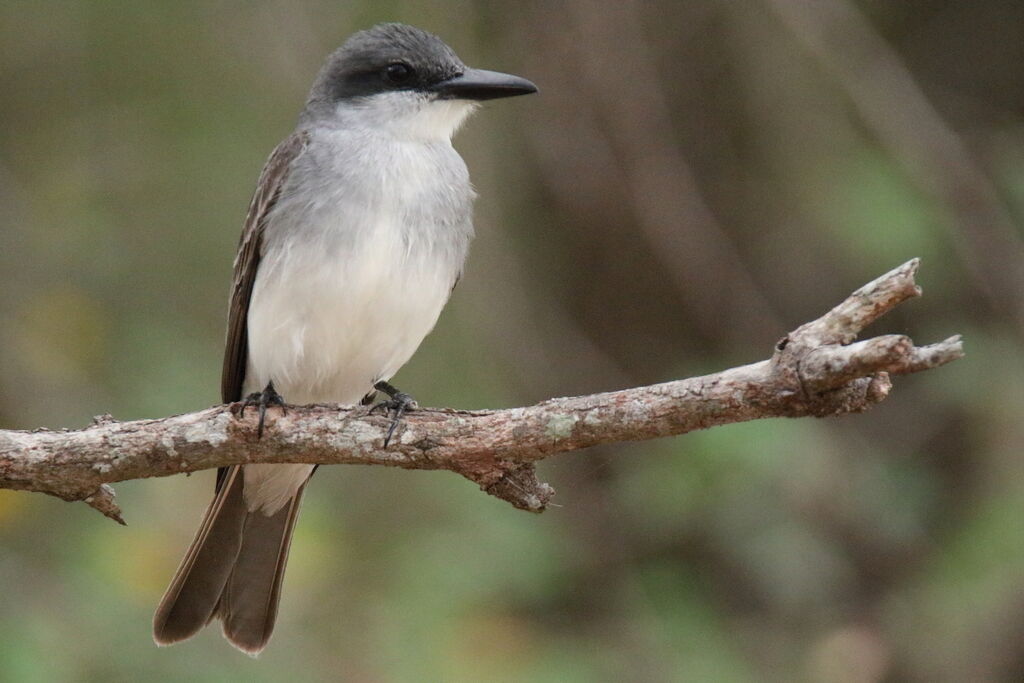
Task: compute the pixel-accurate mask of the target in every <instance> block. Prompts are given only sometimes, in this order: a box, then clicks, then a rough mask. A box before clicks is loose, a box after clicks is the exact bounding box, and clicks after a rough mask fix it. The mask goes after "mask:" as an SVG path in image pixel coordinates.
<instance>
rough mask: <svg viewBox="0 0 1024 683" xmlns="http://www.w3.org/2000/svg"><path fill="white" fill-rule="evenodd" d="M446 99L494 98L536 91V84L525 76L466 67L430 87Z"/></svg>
mask: <svg viewBox="0 0 1024 683" xmlns="http://www.w3.org/2000/svg"><path fill="white" fill-rule="evenodd" d="M430 89H431V90H433V91H434V92H436V93H438V94H439V95H440V96H441V98H442V99H446V100H478V101H479V100H494V99H497V98H499V97H515V96H516V95H529V94H530V93H534V92H537V86H535V85H534V84H533V83H531V82H530V81H528V80H526V79H525V78H520V77H519V76H512V75H509V74H503V73H498V72H497V71H485V70H483V69H466V70H465V71H464V72H462V73H461V74H459V75H458V76H455V77H453V78H449V79H448V80H445V81H441V82H440V83H437V84H435V85H433V86H431V87H430Z"/></svg>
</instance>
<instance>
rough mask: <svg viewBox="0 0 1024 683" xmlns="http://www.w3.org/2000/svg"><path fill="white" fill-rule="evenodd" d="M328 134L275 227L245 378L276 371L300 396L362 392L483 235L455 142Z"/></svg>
mask: <svg viewBox="0 0 1024 683" xmlns="http://www.w3.org/2000/svg"><path fill="white" fill-rule="evenodd" d="M318 142H322V143H325V144H319V145H315V146H314V145H311V148H312V149H313V150H314V151H313V153H312V154H309V156H308V158H302V159H300V160H299V162H300V163H299V165H298V166H297V167H296V169H295V170H294V171H293V175H292V177H291V178H290V182H289V184H288V185H287V186H286V190H285V192H284V194H283V195H282V198H281V200H280V201H279V203H278V205H277V207H276V208H275V210H274V212H273V213H272V214H271V222H270V224H269V225H268V227H267V231H266V233H265V238H264V239H265V242H264V250H263V257H262V261H261V263H260V267H259V271H258V273H257V276H256V282H255V285H254V288H253V293H252V298H251V301H250V307H249V365H248V371H247V373H246V389H247V390H250V391H256V390H259V389H261V388H262V387H263V386H265V385H266V383H267V382H268V381H270V380H273V381H274V386H275V387H276V388H277V390H278V391H279V392H280V393H281V394H282V395H283V396H284V397H285V399H286V400H287V401H289V402H292V403H300V404H301V403H314V402H325V401H337V402H341V403H354V402H356V401H358V400H359V399H360V398H361V397H362V396H363V395H365V394H366V393H367V392H368V391H370V389H371V387H372V386H373V383H374V382H375V381H377V380H379V379H388V378H390V377H391V376H392V375H393V374H394V373H395V372H397V370H398V369H399V368H400V367H401V366H402V365H403V364H404V363H405V362H406V361H408V360H409V358H410V357H411V356H412V354H413V352H414V351H415V350H416V348H417V347H418V346H419V345H420V342H422V341H423V338H424V337H425V336H426V335H427V333H429V332H430V330H431V329H432V328H433V326H434V323H435V322H436V321H437V318H438V315H439V314H440V312H441V309H442V308H443V307H444V304H445V302H446V301H447V300H448V295H449V294H450V292H451V289H452V286H453V285H454V283H455V280H456V278H457V277H458V274H459V272H460V271H461V268H462V263H463V260H464V258H465V253H466V250H467V248H468V243H469V239H470V237H471V235H472V226H471V221H470V202H471V201H472V190H471V189H470V187H469V181H468V177H467V174H466V171H465V165H464V164H463V163H462V160H461V159H460V158H459V157H458V155H457V154H456V153H455V151H454V150H453V149H452V148H451V146H450V144H448V143H447V142H445V143H444V144H429V145H428V144H423V143H416V142H408V141H404V142H402V141H395V140H392V139H388V144H386V145H384V144H382V142H381V140H380V139H377V140H367V139H366V138H365V137H363V136H355V135H352V134H349V133H346V132H344V131H340V132H339V131H323V132H321V133H320V139H319V140H317V139H314V141H313V143H314V144H315V143H318ZM367 147H369V149H370V150H372V157H371V156H366V155H368V154H371V152H369V151H366V148H367Z"/></svg>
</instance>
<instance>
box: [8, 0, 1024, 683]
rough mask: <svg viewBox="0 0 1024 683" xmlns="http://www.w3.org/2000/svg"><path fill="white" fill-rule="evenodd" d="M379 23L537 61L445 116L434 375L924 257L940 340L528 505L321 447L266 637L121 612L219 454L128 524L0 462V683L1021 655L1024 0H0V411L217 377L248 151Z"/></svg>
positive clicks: (141, 496)
mask: <svg viewBox="0 0 1024 683" xmlns="http://www.w3.org/2000/svg"><path fill="white" fill-rule="evenodd" d="M812 8H814V9H812ZM801 13H803V14H801ZM382 20H401V21H406V22H408V23H413V24H417V25H422V26H423V27H424V28H427V29H430V30H434V31H436V32H437V33H439V34H440V35H441V36H442V37H444V38H445V39H446V40H447V41H448V42H449V43H450V44H452V45H453V46H454V47H455V48H456V49H457V50H458V52H459V53H460V54H461V56H462V57H463V58H464V59H465V60H466V61H467V62H468V63H471V64H474V65H479V66H483V67H492V68H498V69H502V70H506V71H510V72H513V73H521V74H523V75H525V76H528V77H530V78H531V79H533V80H535V81H536V82H537V83H538V84H539V85H540V87H541V94H540V95H539V96H537V97H533V98H523V99H522V100H516V101H512V102H508V103H502V105H501V106H495V107H493V108H488V109H487V110H486V111H484V112H482V113H481V114H479V115H477V117H476V118H475V119H474V120H473V121H471V122H470V123H469V124H468V126H467V128H466V130H465V131H463V132H461V133H460V134H459V136H458V138H457V140H456V146H457V147H458V148H459V149H460V150H461V151H462V153H463V154H464V156H465V157H466V158H467V161H468V163H469V166H470V169H471V172H472V174H473V177H474V180H475V183H476V185H477V188H478V190H479V192H480V201H479V203H478V212H477V213H478V220H477V223H478V232H479V237H478V240H477V242H476V244H475V248H474V249H475V250H474V253H473V254H472V255H471V258H470V264H469V268H468V271H467V274H466V277H465V279H464V281H463V284H462V285H461V286H460V287H459V288H458V290H457V291H456V292H455V295H454V297H453V300H452V302H451V304H450V305H449V308H448V310H446V312H445V314H444V315H443V317H442V319H441V322H440V323H439V325H438V328H437V330H436V331H435V332H434V333H433V334H432V335H431V337H429V338H428V340H427V341H426V342H425V343H424V345H423V347H422V348H421V350H420V352H419V353H418V354H417V356H416V357H415V358H414V360H413V361H412V362H411V363H410V365H409V367H408V368H406V369H404V370H403V371H402V373H401V374H400V375H399V376H398V378H397V380H396V382H397V383H398V384H399V385H400V386H401V387H403V389H405V390H407V391H410V392H411V393H413V394H414V395H415V396H416V397H417V398H418V399H419V400H420V402H421V403H423V404H430V405H452V406H458V407H489V406H505V405H514V404H518V403H524V402H529V401H534V400H539V399H541V398H544V397H547V396H551V395H556V394H573V393H585V392H590V391H597V390H603V389H612V388H616V387H621V386H627V385H636V384H641V383H647V382H655V381H660V380H667V379H671V378H675V377H680V376H684V375H693V374H699V373H702V372H707V371H712V370H716V369H721V368H724V367H727V366H729V365H732V364H735V363H739V362H747V361H752V360H756V359H759V358H762V357H765V356H766V355H767V354H768V353H769V352H770V349H771V347H772V343H773V342H774V340H775V339H777V338H778V337H779V336H781V334H783V333H784V332H785V331H786V330H787V329H790V328H791V327H793V326H795V325H797V324H799V323H802V322H804V321H805V320H807V319H809V318H811V317H813V316H816V315H818V314H820V313H821V312H823V311H824V310H825V309H827V308H828V307H830V306H832V305H834V304H835V303H837V302H838V301H839V299H840V298H841V297H842V296H844V295H845V294H846V293H848V292H849V291H850V290H851V289H853V288H854V287H857V286H859V285H860V284H862V283H863V282H866V281H867V280H869V279H871V278H873V277H875V276H877V275H879V274H881V273H882V272H884V271H886V270H888V269H889V268H891V267H893V266H895V265H897V264H899V263H900V262H902V261H904V260H906V259H908V258H910V257H913V256H921V257H923V258H924V265H923V268H922V271H921V276H920V281H921V284H922V285H923V286H924V289H925V291H926V296H925V297H924V299H921V300H919V301H916V302H912V303H909V304H907V305H906V306H904V307H903V308H902V309H901V310H900V311H897V312H895V313H893V314H892V315H891V316H889V317H888V318H887V319H886V320H885V321H884V322H883V323H880V325H879V327H880V328H882V327H884V328H887V329H888V330H892V331H897V332H905V333H910V334H912V335H913V336H914V338H915V339H917V340H918V341H919V342H922V343H924V342H928V341H933V340H938V339H941V338H943V337H945V336H948V335H950V334H953V333H956V332H962V333H964V334H965V336H966V340H967V351H968V357H967V358H966V359H965V360H964V361H961V362H959V363H956V364H954V365H952V366H950V367H947V368H943V369H941V370H938V371H935V372H929V373H926V374H924V375H921V376H915V377H911V378H904V379H902V380H900V381H899V382H898V383H897V387H896V391H895V392H894V395H893V396H892V397H891V398H890V400H889V401H887V402H886V403H885V404H884V405H882V406H880V407H879V408H878V409H876V410H875V411H873V412H872V413H870V414H867V415H862V416H856V417H850V418H845V419H842V420H831V421H811V420H798V421H772V422H761V423H751V424H745V425H737V426H732V427H727V428H722V429H715V430H712V431H709V432H706V433H696V434H691V435H687V436H685V437H681V438H677V439H672V440H665V441H658V442H652V443H646V444H640V445H629V444H623V445H621V446H617V447H615V448H602V449H595V450H593V451H591V452H587V453H579V454H571V455H566V456H563V457H561V458H560V459H557V460H556V461H550V462H548V463H545V464H544V465H543V467H542V471H543V474H544V475H545V476H546V477H548V478H549V479H550V480H551V481H552V483H553V484H554V485H555V487H556V488H557V489H558V491H559V493H558V497H557V498H556V501H557V502H558V503H559V505H560V507H554V508H552V509H551V510H549V511H548V512H547V513H545V514H544V515H543V516H540V517H535V516H529V515H525V514H523V513H519V512H516V511H514V510H512V509H511V508H509V507H507V506H505V505H503V504H500V503H498V502H496V501H495V500H493V499H489V498H487V497H485V496H483V495H482V494H481V493H480V492H478V491H476V490H475V489H474V487H472V486H471V485H469V484H467V483H466V482H464V481H461V480H458V479H456V478H455V477H454V476H451V475H446V474H443V473H430V472H396V471H387V470H383V469H382V468H356V467H345V468H340V467H336V468H324V469H322V470H321V471H320V472H319V473H318V475H317V477H316V479H315V480H314V482H313V484H312V486H311V487H310V489H309V492H308V495H307V497H306V503H305V509H304V512H303V516H302V521H301V522H300V524H299V528H298V531H297V536H296V539H295V543H294V545H293V550H292V558H291V562H290V566H289V571H288V579H287V582H286V587H285V589H284V599H283V605H282V611H281V616H280V619H279V623H278V627H277V632H276V635H275V637H274V640H273V641H272V643H271V645H270V647H269V649H268V650H267V651H266V652H265V653H264V654H263V656H262V657H261V658H260V659H259V660H257V661H253V660H250V659H248V658H246V657H244V656H241V655H239V653H237V652H236V651H234V650H233V649H231V648H230V647H228V646H227V645H226V643H224V642H223V641H222V639H221V638H220V636H219V634H218V633H217V632H216V628H210V629H207V630H206V632H204V633H202V634H201V635H200V636H199V637H197V638H196V639H195V640H194V641H191V642H189V643H187V644H183V645H179V646H176V647H174V648H169V649H157V648H156V647H154V646H153V644H152V641H151V639H150V630H149V628H150V618H151V613H152V610H153V609H154V607H155V605H156V602H157V600H158V598H159V596H160V594H161V592H162V590H163V588H164V586H165V585H166V582H167V580H168V579H169V577H170V575H171V573H172V572H173V570H174V568H175V566H176V564H177V562H178V560H179V558H180V554H181V552H182V551H183V550H184V548H185V546H186V545H187V543H188V541H189V540H190V539H191V536H192V534H193V532H194V527H195V525H196V524H197V522H198V520H199V517H200V514H201V512H202V510H203V509H204V508H205V506H206V504H207V502H208V499H209V496H210V495H211V493H212V488H213V486H212V475H211V474H210V473H203V474H200V475H197V476H195V477H191V478H185V477H176V478H164V479H158V480H150V481H139V482H127V483H124V484H121V485H120V486H119V487H118V493H119V496H120V500H121V504H122V507H123V509H124V511H125V514H126V516H127V519H128V522H129V526H128V527H126V528H118V527H115V526H114V525H111V524H109V523H108V522H106V521H105V520H103V519H102V518H100V517H99V516H98V515H95V514H94V513H92V512H91V511H89V510H88V509H86V508H85V507H84V506H81V505H67V504H64V503H61V502H59V501H56V500H51V499H47V498H44V497H42V496H38V495H28V494H18V493H11V492H5V491H0V549H2V552H0V585H2V586H3V587H4V591H3V592H4V597H3V600H2V603H0V604H2V607H0V680H12V681H14V680H17V681H54V680H60V681H100V680H103V681H109V680H114V681H120V680H125V681H127V680H164V679H167V680H179V679H188V680H210V681H221V680H247V681H249V680H267V681H277V680H282V679H288V678H301V679H302V680H339V679H340V680H352V681H441V680H444V681H552V682H554V681H558V682H563V681H623V680H629V681H682V680H692V681H707V680H714V681H748V680H751V681H752V680H765V679H768V680H814V681H850V682H853V681H874V680H922V681H923V680H929V681H931V680H978V681H981V680H1018V679H1019V678H1020V677H1021V674H1022V672H1024V645H1022V643H1024V524H1022V519H1024V458H1022V457H1021V454H1022V451H1024V426H1022V424H1024V423H1022V421H1021V419H1020V415H1021V411H1022V408H1024V364H1022V363H1021V357H1022V356H1021V352H1022V338H1024V336H1022V335H1024V325H1022V320H1021V310H1022V308H1021V298H1022V295H1024V291H1020V290H1017V289H1014V287H1013V286H1012V285H1013V283H1014V282H1020V281H1021V269H1022V268H1024V261H1022V260H1021V258H1020V255H1021V253H1022V252H1021V223H1022V217H1024V115H1022V112H1024V72H1022V71H1021V69H1020V63H1021V59H1022V58H1024V53H1022V50H1024V48H1022V46H1024V6H1022V5H1021V4H1020V3H1019V2H1015V1H1014V0H983V1H981V2H971V3H968V2H947V1H944V0H941V1H940V0H915V2H910V3H886V2H877V1H875V0H864V1H863V2H860V3H859V4H854V3H850V2H848V0H827V1H826V0H822V2H821V3H792V2H788V0H765V1H764V2H758V3H740V4H732V3H726V2H722V1H721V0H693V1H692V2H687V3H675V2H671V1H670V0H664V1H662V2H653V3H635V2H627V3H614V4H602V3H598V2H596V1H592V0H572V1H571V2H567V3H564V4H563V3H560V4H559V6H557V7H556V6H554V5H551V4H549V3H541V2H532V1H531V2H525V3H515V4H507V5H505V4H498V3H487V2H483V1H482V0H459V1H457V2H448V3H440V2H430V1H427V2H418V3H411V2H389V3H369V2H356V3H347V4H343V3H327V2H303V3H285V2H280V1H270V2H264V1H260V2H248V3H243V2H239V1H237V0H233V1H229V0H224V1H219V2H205V3H188V2H185V3H166V2H156V1H154V0H145V1H133V2H111V1H107V0H104V1H99V0H88V1H86V0H78V1H76V2H59V1H52V0H45V1H43V2H25V1H24V0H11V1H8V2H5V3H3V4H2V5H0V92H2V93H3V96H2V97H0V120H2V121H3V125H2V126H0V275H2V278H3V292H4V296H2V297H0V349H2V351H0V427H3V428H26V429H27V428H32V427H36V426H47V427H77V426H82V425H84V424H86V423H87V422H88V421H89V419H90V417H91V416H92V415H95V414H100V413H105V412H110V413H112V414H113V415H114V416H115V417H117V418H119V419H132V418H141V417H153V416H161V415H166V414H170V413H175V412H183V411H188V410H193V409H197V408H201V407H204V406H207V405H210V404H213V403H215V402H216V401H217V390H218V385H219V372H220V361H221V358H220V354H221V345H222V339H223V325H224V315H225V309H226V294H227V289H228V282H229V278H230V270H231V260H232V257H233V254H234V247H235V243H236V240H237V235H238V230H239V229H240V225H241V220H242V217H243V214H244V210H245V207H246V204H247V201H248V197H249V193H250V192H251V190H252V186H253V183H254V182H255V179H256V176H257V174H258V172H259V169H260V166H261V163H262V161H263V159H264V158H265V157H266V155H267V154H268V153H269V151H270V150H271V149H272V148H273V146H274V145H275V144H276V142H277V141H278V140H279V139H280V138H281V137H283V136H284V135H285V134H287V132H288V131H289V130H290V128H291V126H292V125H293V122H294V117H295V115H296V114H297V112H298V110H299V109H300V107H301V104H302V101H303V98H304V94H305V90H306V88H307V87H308V85H309V82H310V81H311V79H312V76H313V74H314V73H315V71H316V69H317V68H318V66H319V64H320V61H321V60H322V58H323V57H324V55H326V54H327V52H329V51H330V50H331V49H333V48H334V47H335V46H336V45H337V44H339V43H340V42H341V41H342V40H343V39H344V37H345V36H347V35H348V34H349V33H351V32H352V31H354V30H357V29H359V28H363V27H365V26H367V25H369V24H372V23H375V22H377V21H382ZM822 22H825V23H822ZM817 29H821V30H820V31H818V30H817ZM821 36H824V38H821ZM876 41H881V42H876ZM878 46H886V49H885V50H879V48H878ZM865 55H869V58H865ZM902 70H906V73H907V74H909V76H910V79H909V80H907V81H906V82H904V81H901V80H900V79H899V78H898V77H897V76H898V75H899V73H901V72H902ZM908 84H909V85H908ZM909 111H914V112H919V113H920V114H921V119H920V121H917V122H915V125H911V126H903V127H900V126H899V125H897V123H898V122H899V121H900V120H901V116H904V115H905V114H906V112H909ZM880 331H885V330H880Z"/></svg>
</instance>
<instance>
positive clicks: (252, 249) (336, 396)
mask: <svg viewBox="0 0 1024 683" xmlns="http://www.w3.org/2000/svg"><path fill="white" fill-rule="evenodd" d="M536 90H537V88H536V86H534V85H533V83H531V82H529V81H527V80H525V79H523V78H519V77H517V76H510V75H507V74H501V73H496V72H493V71H483V70H480V69H471V68H468V67H467V66H466V65H465V64H463V63H462V61H461V60H460V59H459V58H458V57H457V56H456V55H455V53H454V52H453V51H452V50H451V48H449V47H448V46H447V45H445V44H444V43H443V42H442V41H441V40H440V39H439V38H437V37H436V36H434V35H432V34H430V33H427V32H426V31H422V30H420V29H417V28H413V27H411V26H405V25H402V24H381V25H379V26H375V27H373V28H371V29H368V30H366V31H361V32H359V33H356V34H355V35H353V36H352V37H350V38H349V39H348V40H347V41H346V42H345V44H344V45H342V46H341V47H340V48H339V49H338V50H336V51H335V52H334V53H332V54H331V55H330V56H329V57H328V58H327V61H326V62H325V63H324V65H323V67H322V68H321V69H320V73H319V74H318V75H317V77H316V80H315V81H314V83H313V87H312V89H311V90H310V93H309V98H308V99H307V101H306V106H305V108H304V109H303V111H302V114H301V115H300V117H299V121H298V125H297V126H296V128H295V131H294V132H293V133H292V134H291V135H289V136H288V137H287V138H286V139H285V140H284V141H283V142H281V144H279V145H278V146H277V148H276V149H275V150H274V152H273V153H272V154H271V155H270V158H269V159H268V160H267V163H266V165H265V166H264V167H263V172H262V173H261V174H260V178H259V182H258V184H257V186H256V192H255V194H254V195H253V198H252V202H251V203H250V205H249V212H248V215H247V216H246V219H245V224H244V227H243V229H242V236H241V240H240V243H239V246H238V253H237V255H236V257H235V264H234V279H233V286H232V291H231V299H230V311H229V314H228V332H227V345H226V349H225V354H224V371H223V376H222V382H221V397H222V399H223V400H224V402H225V403H228V402H236V401H240V400H241V399H242V398H243V397H248V398H247V399H246V400H247V402H255V403H257V404H258V405H259V407H260V432H261V433H262V428H263V412H264V411H265V409H266V406H267V405H268V404H271V403H275V402H276V403H281V402H282V397H285V398H287V399H288V401H289V402H290V403H292V404H308V403H322V402H337V403H349V404H351V403H356V402H359V401H360V399H364V403H365V402H367V401H368V400H372V398H373V395H374V393H375V391H377V390H380V391H382V392H384V393H386V394H388V396H389V397H390V400H389V401H387V402H385V403H384V405H385V406H386V407H387V408H388V409H392V410H393V411H394V415H395V420H396V421H397V419H398V418H399V417H400V416H401V413H402V412H403V411H404V410H405V409H407V408H411V407H414V405H415V404H414V402H413V401H412V400H411V398H410V397H409V396H408V395H406V394H403V393H401V392H398V391H397V390H395V389H394V388H393V387H392V386H391V385H390V384H388V380H389V379H390V378H391V377H392V375H394V373H395V372H397V371H398V369H399V368H400V367H402V365H403V364H405V362H406V361H408V360H409V358H410V356H412V354H413V352H414V351H415V350H416V348H417V347H418V346H419V345H420V342H421V341H422V340H423V338H424V337H425V336H426V335H427V333H429V332H430V330H431V328H433V326H434V323H435V322H436V321H437V318H438V315H440V313H441V309H442V308H443V307H444V305H445V303H446V302H447V301H448V297H449V295H450V293H451V291H452V288H453V287H455V284H456V283H457V282H458V281H459V276H460V273H461V272H462V266H463V262H464V260H465V257H466V252H467V249H468V247H469V242H470V240H471V238H472V237H473V223H472V203H473V199H474V196H475V195H474V192H473V188H472V187H471V185H470V182H469V174H468V172H467V170H466V165H465V163H464V162H463V160H462V158H461V157H460V156H459V154H458V153H457V152H456V151H455V149H454V148H453V147H452V144H451V137H452V135H453V134H454V133H455V131H456V129H457V128H458V127H459V125H460V124H461V123H462V122H463V121H464V120H465V119H466V117H467V116H468V115H469V114H470V113H471V112H472V111H473V110H474V108H475V107H476V106H477V103H478V102H480V101H482V100H489V99H494V98H499V97H510V96H513V95H525V94H528V93H532V92H536ZM277 392H280V394H278V393H277ZM243 410H244V407H243ZM394 424H395V423H392V430H393V428H394ZM388 438H390V431H389V434H388ZM384 445H385V446H386V443H385V444H384ZM314 469H315V466H314V465H298V464H295V465H245V466H233V467H226V468H221V469H220V470H219V471H218V474H217V489H216V496H215V497H214V499H213V502H212V503H211V504H210V507H209V508H208V509H207V511H206V515H205V516H204V517H203V521H202V524H201V525H200V527H199V531H198V532H197V533H196V537H195V540H194V541H193V542H192V545H191V546H190V547H189V549H188V552H187V553H186V555H185V559H184V560H182V562H181V566H180V567H179V568H178V571H177V572H176V573H175V575H174V578H173V579H172V580H171V584H170V586H169V587H168V588H167V592H166V594H165V595H164V597H163V599H162V600H161V602H160V606H159V607H158V608H157V611H156V615H155V617H154V619H153V633H154V639H155V640H156V642H157V643H158V644H160V645H170V644H172V643H176V642H179V641H181V640H184V639H186V638H189V637H191V636H192V635H194V634H195V633H196V632H197V631H199V630H200V629H201V628H202V627H203V626H205V625H206V624H207V623H208V622H210V621H211V620H212V619H214V618H217V619H220V620H221V621H222V622H223V631H224V636H225V637H226V638H227V639H228V640H229V641H230V642H231V644H232V645H234V646H235V647H237V648H239V649H240V650H243V651H245V652H248V653H250V654H256V653H258V652H260V650H262V649H263V648H264V647H265V646H266V644H267V641H268V640H269V639H270V635H271V632H272V631H273V628H274V620H275V617H276V616H277V606H278V601H279V598H280V594H281V581H282V577H283V575H284V569H285V563H286V562H287V559H288V547H289V544H290V543H291V536H292V530H293V529H294V526H295V518H296V515H297V513H298V510H299V503H300V501H301V499H302V492H303V489H304V488H305V486H306V482H307V481H308V480H309V477H310V476H311V475H312V473H313V470H314Z"/></svg>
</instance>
